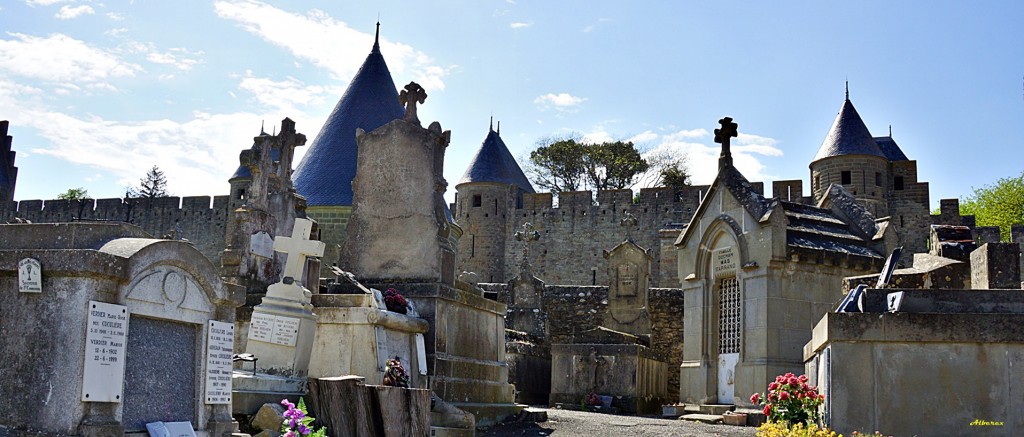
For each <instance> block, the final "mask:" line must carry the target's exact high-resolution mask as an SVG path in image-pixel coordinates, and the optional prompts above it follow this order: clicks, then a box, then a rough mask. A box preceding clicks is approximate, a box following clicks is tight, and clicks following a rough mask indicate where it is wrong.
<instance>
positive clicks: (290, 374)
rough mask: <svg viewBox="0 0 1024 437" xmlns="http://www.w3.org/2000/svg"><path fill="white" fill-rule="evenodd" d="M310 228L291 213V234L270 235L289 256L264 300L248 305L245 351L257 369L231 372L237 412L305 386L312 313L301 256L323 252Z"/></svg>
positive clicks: (246, 411) (247, 411) (313, 330)
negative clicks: (280, 275)
mask: <svg viewBox="0 0 1024 437" xmlns="http://www.w3.org/2000/svg"><path fill="white" fill-rule="evenodd" d="M312 229H313V222H312V221H311V220H308V219H302V218H296V219H295V220H294V225H293V228H292V233H291V236H290V237H284V236H279V237H277V238H276V239H275V240H274V250H275V251H278V252H282V253H286V254H287V255H288V258H287V261H286V262H285V264H284V269H283V272H282V278H281V281H280V282H277V283H275V284H272V285H270V287H268V288H267V294H266V296H264V297H263V301H262V302H261V303H260V304H259V305H257V306H256V307H255V308H253V312H252V317H251V319H250V321H249V327H248V336H247V340H248V341H247V342H246V345H245V353H247V354H252V355H253V356H255V357H256V358H257V360H256V363H255V364H254V365H255V367H256V370H255V372H249V371H242V370H241V369H240V368H238V369H236V370H235V372H234V373H233V375H232V380H233V382H232V384H233V386H234V388H235V395H234V402H233V407H232V408H233V411H234V412H235V413H236V414H253V413H255V412H256V410H257V409H258V408H259V407H260V406H262V405H263V404H264V403H267V402H279V401H280V400H281V398H284V397H297V396H299V395H301V394H302V393H303V392H304V391H305V388H304V386H305V380H306V376H307V374H308V371H309V362H310V355H311V353H312V350H313V337H314V335H315V333H316V329H317V328H316V320H317V316H316V314H314V313H313V305H312V303H311V302H310V300H311V298H312V295H313V293H312V292H311V291H310V290H308V289H306V288H305V287H304V286H303V283H302V279H303V278H305V277H306V275H305V268H306V264H307V263H306V259H307V258H309V257H317V256H321V255H323V252H324V243H323V242H321V241H315V240H310V239H309V237H310V232H311V231H312ZM241 365H242V364H241V362H240V363H239V366H241Z"/></svg>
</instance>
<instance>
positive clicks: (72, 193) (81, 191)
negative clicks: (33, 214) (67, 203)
mask: <svg viewBox="0 0 1024 437" xmlns="http://www.w3.org/2000/svg"><path fill="white" fill-rule="evenodd" d="M57 198H58V199H61V200H85V199H91V197H89V190H86V189H85V188H82V187H78V188H68V190H67V191H65V192H63V193H60V194H58V195H57Z"/></svg>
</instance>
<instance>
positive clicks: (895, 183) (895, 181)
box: [892, 176, 903, 190]
mask: <svg viewBox="0 0 1024 437" xmlns="http://www.w3.org/2000/svg"><path fill="white" fill-rule="evenodd" d="M892 189H894V190H902V189H903V176H896V177H894V178H892Z"/></svg>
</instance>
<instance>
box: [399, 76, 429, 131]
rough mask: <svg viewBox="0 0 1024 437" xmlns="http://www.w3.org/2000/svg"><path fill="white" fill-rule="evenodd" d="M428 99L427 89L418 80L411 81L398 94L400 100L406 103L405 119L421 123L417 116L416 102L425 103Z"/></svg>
mask: <svg viewBox="0 0 1024 437" xmlns="http://www.w3.org/2000/svg"><path fill="white" fill-rule="evenodd" d="M426 100H427V92H426V90H424V89H423V87H421V86H420V84H418V83H416V82H409V84H408V85H406V86H405V89H404V90H402V92H401V93H399V94H398V101H399V102H400V103H401V104H403V105H405V121H409V122H412V123H416V124H420V119H419V117H417V116H416V104H417V103H419V104H423V102H425V101H426Z"/></svg>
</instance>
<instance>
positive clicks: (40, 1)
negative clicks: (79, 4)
mask: <svg viewBox="0 0 1024 437" xmlns="http://www.w3.org/2000/svg"><path fill="white" fill-rule="evenodd" d="M67 1H69V0H25V4H27V5H29V6H50V5H55V4H57V3H64V2H67Z"/></svg>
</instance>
